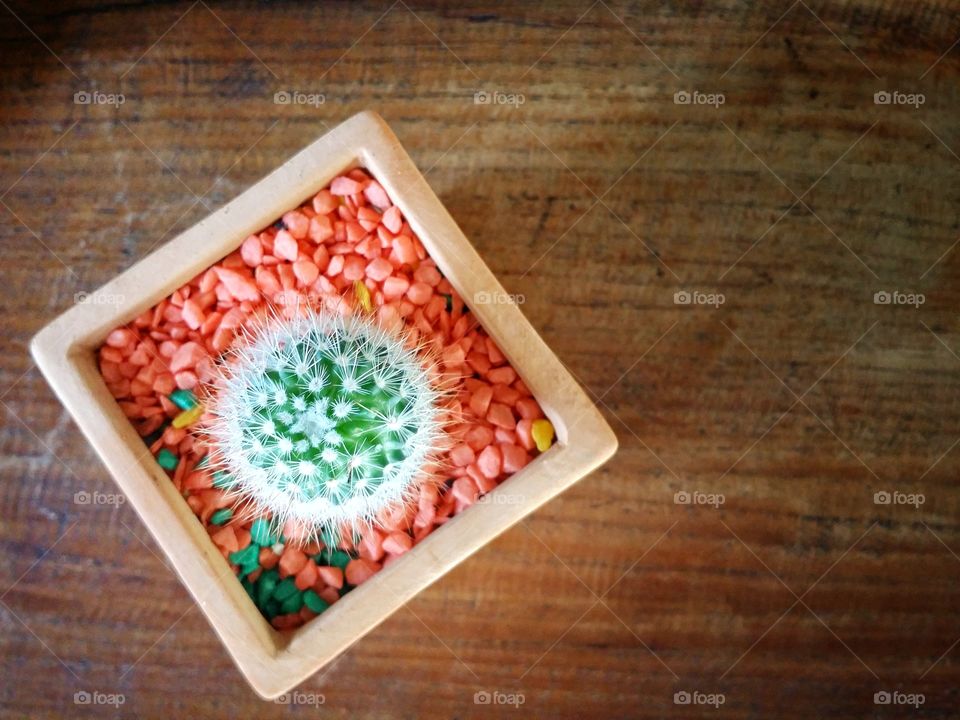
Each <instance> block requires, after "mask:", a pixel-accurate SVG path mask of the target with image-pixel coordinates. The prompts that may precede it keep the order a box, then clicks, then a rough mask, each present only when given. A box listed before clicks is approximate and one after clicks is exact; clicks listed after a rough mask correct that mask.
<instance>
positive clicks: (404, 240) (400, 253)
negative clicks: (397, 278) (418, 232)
mask: <svg viewBox="0 0 960 720" xmlns="http://www.w3.org/2000/svg"><path fill="white" fill-rule="evenodd" d="M393 250H394V252H396V254H397V259H398V260H399V261H400V264H401V265H416V263H417V251H416V248H414V246H413V240H411V239H410V238H409V237H407V236H406V235H398V236H397V239H396V240H394V241H393Z"/></svg>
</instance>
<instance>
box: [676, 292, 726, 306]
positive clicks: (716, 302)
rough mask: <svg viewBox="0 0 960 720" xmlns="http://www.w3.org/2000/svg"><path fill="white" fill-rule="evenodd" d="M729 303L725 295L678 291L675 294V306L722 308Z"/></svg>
mask: <svg viewBox="0 0 960 720" xmlns="http://www.w3.org/2000/svg"><path fill="white" fill-rule="evenodd" d="M726 301H727V298H726V296H725V295H724V294H723V293H705V292H700V291H699V290H678V291H677V292H675V293H674V294H673V304H674V305H712V306H713V307H715V308H718V307H720V306H721V305H723V304H724V303H725V302H726Z"/></svg>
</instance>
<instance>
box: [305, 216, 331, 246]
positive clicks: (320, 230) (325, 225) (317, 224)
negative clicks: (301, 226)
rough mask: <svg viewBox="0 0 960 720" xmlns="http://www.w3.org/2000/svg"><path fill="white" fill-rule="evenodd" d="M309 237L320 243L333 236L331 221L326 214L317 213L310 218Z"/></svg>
mask: <svg viewBox="0 0 960 720" xmlns="http://www.w3.org/2000/svg"><path fill="white" fill-rule="evenodd" d="M308 234H309V235H310V239H311V240H313V241H314V242H315V243H317V244H320V243H323V242H326V241H327V240H329V239H330V238H332V237H333V234H334V233H333V223H331V222H330V218H329V217H327V216H326V215H317V216H316V217H315V218H313V219H312V220H310V230H309V232H308Z"/></svg>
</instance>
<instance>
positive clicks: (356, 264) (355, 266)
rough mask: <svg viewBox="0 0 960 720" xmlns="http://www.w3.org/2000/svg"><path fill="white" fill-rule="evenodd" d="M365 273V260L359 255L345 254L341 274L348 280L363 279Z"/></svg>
mask: <svg viewBox="0 0 960 720" xmlns="http://www.w3.org/2000/svg"><path fill="white" fill-rule="evenodd" d="M366 274H367V262H366V260H365V259H364V258H363V257H361V256H360V255H347V256H346V257H345V258H344V261H343V276H344V277H345V278H346V279H347V280H349V281H350V282H356V281H357V280H363V278H364V276H365V275H366Z"/></svg>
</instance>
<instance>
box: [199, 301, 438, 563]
mask: <svg viewBox="0 0 960 720" xmlns="http://www.w3.org/2000/svg"><path fill="white" fill-rule="evenodd" d="M223 368H224V372H223V374H222V377H221V378H220V381H219V382H218V383H217V388H216V393H215V395H214V396H213V398H212V403H211V410H212V416H213V418H212V420H211V422H210V423H209V426H208V429H207V430H208V433H209V435H210V438H211V447H212V448H213V449H214V452H213V453H212V457H213V460H212V464H211V467H213V468H214V470H219V471H220V472H222V473H225V474H226V475H227V476H228V478H229V479H228V481H227V483H228V484H229V487H230V488H231V490H232V491H233V492H235V493H236V494H237V495H239V496H240V497H241V498H243V499H244V500H246V501H248V503H249V504H248V511H249V512H251V513H252V514H253V515H256V516H260V515H263V516H265V517H268V518H270V519H271V522H272V523H273V526H274V532H276V533H279V532H280V531H282V530H283V529H284V528H290V532H291V534H293V535H295V536H296V537H299V538H307V539H310V540H313V541H320V540H325V541H327V544H329V545H338V544H339V542H340V540H339V539H340V536H341V535H342V534H343V533H346V534H348V535H349V536H350V537H351V538H354V537H359V536H360V535H362V533H363V531H364V530H366V529H367V528H369V527H370V526H371V525H372V524H375V523H377V521H378V520H379V519H380V518H381V517H382V516H383V515H384V514H386V513H389V512H391V511H393V510H395V509H396V508H397V507H398V506H401V505H402V504H403V503H405V502H409V501H410V500H411V499H413V498H415V497H417V496H418V495H419V491H420V488H421V487H422V486H423V484H424V483H429V482H433V483H436V482H437V481H438V479H439V477H440V476H439V475H438V474H436V473H432V472H431V471H430V469H431V468H432V467H434V466H435V464H436V462H437V460H438V459H439V454H440V450H441V449H442V448H443V446H444V442H445V436H444V433H443V427H442V419H441V415H442V410H441V407H440V404H439V400H440V398H441V397H442V391H441V390H440V388H439V387H438V386H437V383H436V382H435V381H433V380H431V377H430V375H429V374H428V368H426V367H424V365H423V361H422V359H421V357H420V356H419V355H418V352H417V348H416V347H409V345H408V343H406V342H405V341H404V338H403V337H402V336H395V335H393V334H391V333H389V332H388V331H385V330H383V329H382V328H380V327H379V326H378V325H376V324H375V323H374V322H372V321H371V320H368V319H365V318H363V317H359V316H355V315H344V314H342V313H336V312H329V311H328V312H326V313H324V312H317V311H315V310H309V309H308V310H304V311H300V310H299V309H296V310H295V312H294V313H293V316H292V317H291V318H289V319H286V318H282V317H280V316H278V315H275V316H273V317H271V318H270V319H268V320H266V321H264V322H262V323H261V325H260V326H259V327H258V328H257V329H256V330H255V331H254V332H253V334H252V335H251V337H250V339H249V340H247V341H245V342H242V343H241V344H239V345H237V346H236V347H235V348H234V349H233V351H232V352H231V354H230V356H228V360H227V361H226V362H225V363H224V364H223Z"/></svg>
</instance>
